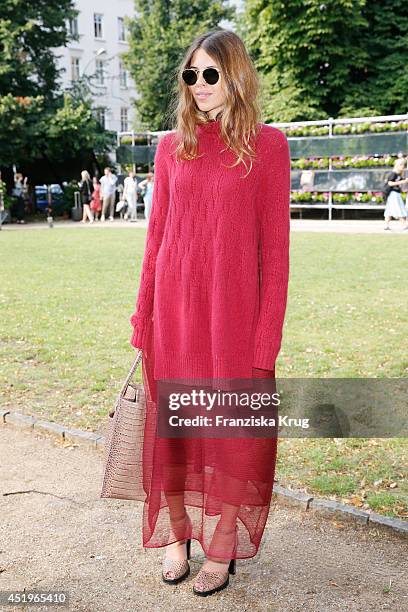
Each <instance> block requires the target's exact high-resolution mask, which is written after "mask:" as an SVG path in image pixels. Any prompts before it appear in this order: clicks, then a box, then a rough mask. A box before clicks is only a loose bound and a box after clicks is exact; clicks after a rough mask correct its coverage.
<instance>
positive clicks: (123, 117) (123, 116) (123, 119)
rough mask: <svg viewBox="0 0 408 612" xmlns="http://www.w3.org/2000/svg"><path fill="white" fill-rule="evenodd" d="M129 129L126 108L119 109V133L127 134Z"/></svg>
mask: <svg viewBox="0 0 408 612" xmlns="http://www.w3.org/2000/svg"><path fill="white" fill-rule="evenodd" d="M128 129H129V114H128V109H127V108H126V107H122V108H121V109H120V131H121V132H127V131H128Z"/></svg>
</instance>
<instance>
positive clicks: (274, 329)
mask: <svg viewBox="0 0 408 612" xmlns="http://www.w3.org/2000/svg"><path fill="white" fill-rule="evenodd" d="M266 148H267V150H266V151H265V155H266V158H265V159H266V163H265V169H264V172H263V181H262V186H261V187H262V188H261V193H260V202H259V205H260V206H259V208H260V211H259V218H260V245H259V249H260V252H259V262H260V304H259V318H258V322H257V327H256V333H255V352H254V362H253V367H254V368H261V369H266V370H272V369H273V368H274V367H275V361H276V358H277V356H278V353H279V350H280V347H281V342H282V328H283V323H284V318H285V311H286V303H287V292H288V280H289V234H290V208H289V203H290V150H289V143H288V140H287V138H286V136H285V134H283V132H279V133H278V134H276V132H275V134H271V137H270V142H269V143H268V145H267V147H266Z"/></svg>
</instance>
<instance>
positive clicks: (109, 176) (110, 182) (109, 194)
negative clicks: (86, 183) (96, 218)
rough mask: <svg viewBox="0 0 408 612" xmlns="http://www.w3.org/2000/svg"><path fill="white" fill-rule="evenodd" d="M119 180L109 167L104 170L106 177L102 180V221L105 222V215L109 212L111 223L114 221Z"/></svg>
mask: <svg viewBox="0 0 408 612" xmlns="http://www.w3.org/2000/svg"><path fill="white" fill-rule="evenodd" d="M117 180H118V177H117V176H116V175H115V174H113V172H112V170H111V169H110V168H109V167H106V168H105V169H104V175H103V177H102V178H101V198H102V214H101V221H105V215H106V212H107V211H109V221H113V215H114V210H115V196H116V183H117Z"/></svg>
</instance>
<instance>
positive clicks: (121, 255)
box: [0, 227, 408, 516]
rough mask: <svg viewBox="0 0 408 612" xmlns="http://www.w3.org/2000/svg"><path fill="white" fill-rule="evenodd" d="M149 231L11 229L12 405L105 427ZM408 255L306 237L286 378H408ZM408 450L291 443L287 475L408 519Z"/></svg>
mask: <svg viewBox="0 0 408 612" xmlns="http://www.w3.org/2000/svg"><path fill="white" fill-rule="evenodd" d="M145 235H146V234H145V230H142V229H136V228H126V229H107V228H106V229H102V228H97V227H92V228H89V227H87V228H82V227H81V228H67V229H63V228H54V229H52V230H51V229H39V230H21V231H7V229H5V230H4V231H2V232H1V233H0V245H1V254H2V257H1V266H2V273H1V278H2V281H1V285H0V301H1V319H0V321H1V322H0V379H1V385H0V396H1V405H2V406H3V407H7V408H11V409H12V410H22V411H24V412H25V413H27V414H35V415H41V416H43V417H44V418H47V419H48V420H55V421H58V422H61V423H65V424H70V425H72V426H74V427H80V428H88V429H92V430H95V431H98V430H100V427H101V424H102V423H104V420H105V418H106V414H107V411H108V409H109V408H110V406H111V404H112V402H113V400H114V398H115V397H116V394H117V392H118V390H119V388H120V385H121V383H122V382H123V379H124V376H125V375H126V373H127V371H128V368H129V367H130V364H131V362H132V359H133V357H134V349H133V347H131V345H130V343H129V340H130V336H131V326H130V322H129V318H130V316H131V314H132V312H133V308H134V304H135V299H136V294H137V284H138V280H139V275H140V266H141V261H142V257H143V250H144V242H145ZM407 250H408V238H407V236H405V235H404V234H401V235H395V236H392V237H390V236H388V235H387V236H385V235H384V236H382V235H348V234H329V233H327V234H316V233H295V232H294V233H292V238H291V279H290V286H289V298H288V309H287V316H286V322H285V329H284V341H283V344H282V350H281V353H280V355H279V358H278V362H277V368H276V371H277V375H278V376H279V377H285V376H290V377H299V378H301V377H320V376H321V377H368V378H370V377H407V376H408V351H407V345H408V343H407V338H406V334H407V324H408V310H407V303H406V295H407V289H406V271H405V269H406V264H407V263H408V257H407ZM404 453H405V460H404ZM406 454H407V444H406V442H405V441H403V440H374V441H373V440H340V441H339V440H324V439H317V440H284V441H282V442H281V443H280V454H279V465H278V474H277V477H278V478H279V481H280V482H281V483H283V484H292V485H293V486H301V487H303V488H306V489H307V490H308V491H312V492H315V493H316V494H321V495H326V496H335V497H336V498H339V499H340V498H341V499H343V500H344V499H347V500H350V501H351V502H352V503H355V504H356V505H360V506H361V505H362V507H367V506H369V507H371V508H373V509H375V510H376V511H381V512H383V513H384V512H386V513H389V514H397V515H400V516H406V515H407V489H408V485H407V478H406V476H407V465H406ZM379 481H380V482H379Z"/></svg>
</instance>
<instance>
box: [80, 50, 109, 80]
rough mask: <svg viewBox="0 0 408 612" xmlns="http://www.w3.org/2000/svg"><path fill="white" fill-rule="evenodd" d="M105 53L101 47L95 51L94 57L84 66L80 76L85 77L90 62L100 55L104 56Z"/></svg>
mask: <svg viewBox="0 0 408 612" xmlns="http://www.w3.org/2000/svg"><path fill="white" fill-rule="evenodd" d="M105 53H106V49H104V48H103V47H101V48H100V49H98V50H97V52H96V53H95V57H91V59H90V60H89V62H88V63H87V65H86V66H85V68H84V69H83V71H82V76H85V74H86V71H87V69H88V66H90V65H91V64H92V62H93V61H94V60H95V58H96V57H100V56H101V55H104V54H105Z"/></svg>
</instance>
